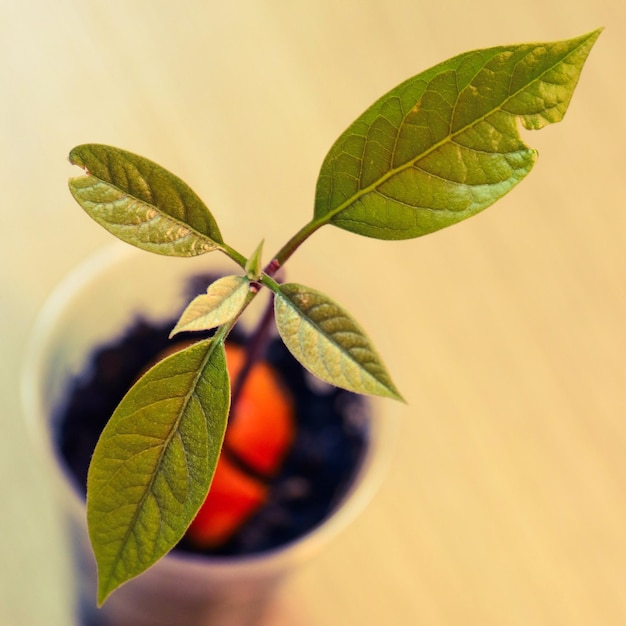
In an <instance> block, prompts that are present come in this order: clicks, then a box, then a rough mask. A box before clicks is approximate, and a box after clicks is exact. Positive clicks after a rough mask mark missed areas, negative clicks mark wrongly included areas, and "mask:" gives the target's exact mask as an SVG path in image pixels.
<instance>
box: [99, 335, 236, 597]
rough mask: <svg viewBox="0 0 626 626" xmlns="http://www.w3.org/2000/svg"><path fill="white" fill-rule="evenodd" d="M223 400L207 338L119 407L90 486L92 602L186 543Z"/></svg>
mask: <svg viewBox="0 0 626 626" xmlns="http://www.w3.org/2000/svg"><path fill="white" fill-rule="evenodd" d="M209 398H210V402H209V401H208V399H209ZM229 402H230V390H229V381H228V374H227V371H226V357H225V353H224V348H223V345H222V344H220V343H216V344H213V345H212V344H211V343H210V341H209V340H206V341H203V342H201V343H197V344H194V345H193V346H191V347H189V348H187V349H186V350H183V351H180V352H177V353H175V354H174V355H172V356H170V357H168V358H167V359H165V360H164V361H162V362H160V363H159V364H158V365H156V366H155V367H154V368H152V369H151V370H150V371H149V372H148V373H147V374H146V375H145V376H144V377H143V378H141V379H140V380H139V381H138V382H137V383H136V384H135V386H134V387H133V388H132V389H131V391H129V393H128V394H127V395H126V397H125V398H124V400H123V401H122V403H121V404H120V405H119V407H118V408H117V409H116V411H115V413H114V414H113V416H112V417H111V419H110V421H109V423H108V425H107V426H106V428H105V430H104V432H103V434H102V436H101V438H100V440H99V442H98V445H97V446H96V449H95V452H94V456H93V459H92V462H91V466H90V469H89V476H88V484H87V519H88V525H89V535H90V538H91V543H92V546H93V549H94V553H95V556H96V561H97V564H98V600H99V602H103V601H104V599H105V598H106V597H107V596H108V594H109V593H111V591H113V590H114V589H116V588H117V587H118V586H119V585H121V584H122V583H124V582H125V581H127V580H129V579H130V578H132V577H134V576H136V575H137V574H140V573H141V572H143V571H144V570H145V569H147V568H148V567H150V566H151V565H152V564H153V563H155V562H156V561H157V560H158V559H159V558H161V557H162V556H164V555H165V554H166V553H167V552H168V551H169V550H171V549H172V548H173V547H174V545H175V544H176V543H177V542H178V541H179V540H180V538H181V537H182V536H183V534H184V532H185V530H186V528H187V526H188V525H189V524H190V523H191V521H192V519H193V518H194V516H195V514H196V512H197V510H198V508H199V507H200V505H201V504H202V502H203V501H204V498H205V496H206V494H207V491H208V489H209V485H210V482H211V479H212V477H213V473H214V471H215V466H216V464H217V459H218V456H219V451H220V448H221V445H222V441H223V437H224V431H225V427H226V421H227V417H228V409H229Z"/></svg>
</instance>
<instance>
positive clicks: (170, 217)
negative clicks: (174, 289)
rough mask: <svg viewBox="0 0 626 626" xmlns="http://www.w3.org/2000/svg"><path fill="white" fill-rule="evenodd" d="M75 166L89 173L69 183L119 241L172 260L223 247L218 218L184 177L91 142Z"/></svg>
mask: <svg viewBox="0 0 626 626" xmlns="http://www.w3.org/2000/svg"><path fill="white" fill-rule="evenodd" d="M70 162H71V163H73V164H74V165H79V166H80V167H82V168H84V169H85V170H86V175H85V176H79V177H77V178H72V179H70V181H69V187H70V191H71V192H72V195H73V196H74V198H75V199H76V201H77V202H78V204H80V206H81V207H83V209H85V211H86V212H87V213H88V214H89V215H90V216H91V217H92V218H93V219H94V220H96V222H98V223H99V224H100V225H101V226H103V227H104V228H106V229H107V230H108V231H109V232H111V233H112V234H114V235H115V236H116V237H118V238H119V239H121V240H122V241H125V242H126V243H130V244H132V245H134V246H137V247H138V248H142V249H144V250H148V251H150V252H156V253H158V254H165V255H169V256H183V257H189V256H196V255H198V254H204V253H205V252H210V251H211V250H215V249H218V248H221V244H222V243H223V241H222V236H221V234H220V231H219V228H218V226H217V223H216V222H215V219H214V218H213V216H212V215H211V212H210V211H209V209H208V208H207V207H206V206H205V204H204V203H203V202H202V200H200V198H199V197H198V196H197V195H196V194H195V193H194V192H193V191H192V190H191V189H190V188H189V186H188V185H187V184H186V183H184V182H183V181H182V180H181V179H180V178H178V177H177V176H175V175H174V174H172V173H170V172H168V171H167V170H165V169H164V168H162V167H161V166H160V165H157V164H156V163H153V162H152V161H150V160H148V159H146V158H144V157H141V156H138V155H136V154H132V153H131V152H127V151H125V150H120V149H119V148H113V147H111V146H104V145H99V144H85V145H82V146H78V147H76V148H74V149H73V150H72V151H71V152H70Z"/></svg>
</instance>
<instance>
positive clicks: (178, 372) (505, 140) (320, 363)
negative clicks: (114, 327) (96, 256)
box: [70, 30, 600, 603]
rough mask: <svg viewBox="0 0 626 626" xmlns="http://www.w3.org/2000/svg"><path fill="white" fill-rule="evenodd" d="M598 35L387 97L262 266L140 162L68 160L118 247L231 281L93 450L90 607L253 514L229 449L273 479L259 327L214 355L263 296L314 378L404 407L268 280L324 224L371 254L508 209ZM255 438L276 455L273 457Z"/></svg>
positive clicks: (363, 358)
mask: <svg viewBox="0 0 626 626" xmlns="http://www.w3.org/2000/svg"><path fill="white" fill-rule="evenodd" d="M599 34H600V31H599V30H597V31H594V32H592V33H589V34H586V35H583V36H581V37H577V38H574V39H570V40H566V41H558V42H552V43H537V44H521V45H511V46H501V47H495V48H489V49H483V50H475V51H472V52H467V53H464V54H460V55H459V56H456V57H454V58H452V59H449V60H447V61H445V62H443V63H440V64H439V65H436V66H435V67H433V68H431V69H428V70H426V71H424V72H422V73H420V74H418V75H417V76H414V77H412V78H410V79H408V80H406V81H405V82H403V83H402V84H400V85H398V86H397V87H395V88H394V89H392V90H391V91H390V92H388V93H387V94H386V95H384V96H382V97H381V98H380V99H379V100H377V101H376V102H375V103H374V104H373V105H372V106H370V107H369V108H368V109H367V110H366V111H365V112H364V113H363V114H362V115H360V116H359V117H358V118H357V119H356V121H355V122H354V123H353V124H352V125H351V126H350V127H349V128H348V129H347V130H346V131H345V132H344V133H342V134H341V135H340V137H339V138H338V139H337V141H336V142H335V143H334V145H333V146H332V147H331V148H330V151H329V152H328V154H327V156H326V157H325V159H324V161H323V163H322V166H321V170H320V173H319V178H318V181H317V186H316V191H315V199H314V206H313V215H312V217H311V219H310V220H309V221H307V222H306V223H305V225H304V226H303V227H302V228H301V229H300V230H299V231H298V232H296V233H295V234H294V235H293V237H291V238H290V239H289V240H288V241H287V242H286V243H285V245H284V246H282V247H281V248H280V249H279V250H278V251H277V252H276V253H275V254H273V255H272V256H271V257H268V258H269V260H268V261H267V262H263V261H262V246H261V244H259V246H258V247H257V249H256V250H255V251H254V252H253V253H252V254H250V255H244V254H242V253H240V252H239V251H237V250H236V249H235V248H234V247H233V246H232V245H231V244H230V243H227V242H226V241H225V239H224V237H223V236H222V233H221V231H220V228H219V227H218V224H217V221H216V219H215V218H214V216H213V214H212V213H211V211H209V209H208V208H207V206H206V205H205V204H204V202H203V201H202V200H201V199H200V198H199V197H198V196H197V195H196V194H195V193H194V192H193V191H192V190H191V189H190V188H189V186H188V185H187V184H185V183H184V182H183V181H182V180H180V179H179V178H178V177H177V176H175V175H174V174H172V173H170V172H168V171H166V170H165V169H163V168H162V167H160V166H159V165H157V164H155V163H153V162H152V161H150V160H148V159H146V158H144V157H141V156H138V155H136V154H133V153H131V152H127V151H125V150H121V149H118V148H114V147H110V146H105V145H99V144H87V145H81V146H78V147H76V148H74V149H73V150H72V151H71V153H70V161H71V162H72V163H73V164H75V165H77V166H80V167H81V168H83V169H84V171H85V172H84V175H81V176H79V177H76V178H72V179H71V180H70V190H71V193H72V194H73V196H74V198H75V199H76V200H77V201H78V203H79V204H80V205H81V206H82V207H83V209H85V211H86V212H87V213H88V214H89V215H90V216H91V217H92V218H93V219H95V220H96V221H97V222H98V223H100V224H101V225H102V226H103V227H104V228H106V229H107V230H108V231H110V232H111V233H112V234H114V235H115V236H117V237H118V238H119V239H121V240H123V241H125V242H127V243H129V244H132V245H134V246H137V247H139V248H141V249H143V250H146V251H149V252H153V253H157V254H163V255H171V256H180V257H191V256H196V255H201V254H205V253H209V252H221V253H223V254H225V255H226V256H227V257H229V258H230V259H231V260H232V261H234V262H235V264H236V265H237V266H239V268H241V271H240V272H239V273H238V274H233V275H229V276H224V277H222V278H220V279H218V280H217V281H215V282H213V283H211V285H210V286H209V288H208V290H207V291H206V293H203V294H201V295H199V296H197V297H196V298H194V299H193V300H192V301H191V303H190V304H189V306H188V307H187V308H186V309H185V310H184V312H183V314H182V316H181V318H180V320H179V321H178V323H177V324H176V325H175V327H174V328H173V330H172V335H173V336H175V335H178V334H179V333H182V332H185V333H194V332H197V331H198V332H199V331H202V332H205V331H207V330H213V331H214V334H213V335H212V337H209V338H205V339H199V340H198V341H195V342H192V343H190V345H188V346H187V347H184V348H183V349H180V350H177V351H174V352H173V353H172V354H170V355H169V356H166V357H165V358H163V359H162V360H160V361H159V362H157V363H156V364H155V365H154V366H153V367H151V368H150V369H149V370H148V371H147V372H146V373H145V374H144V375H143V376H142V377H141V378H140V379H139V380H138V381H137V382H136V383H135V384H134V386H133V387H132V388H131V389H130V390H129V392H128V393H127V394H126V396H125V397H124V399H123V400H122V402H121V403H120V404H119V406H118V407H117V409H116V410H115V412H114V413H113V415H112V416H111V418H110V420H109V422H108V424H107V426H106V428H105V429H104V431H103V433H102V435H101V437H100V440H99V442H98V444H97V446H96V449H95V452H94V454H93V459H92V461H91V466H90V469H89V475H88V480H87V518H88V526H89V533H90V538H91V542H92V546H93V549H94V553H95V557H96V561H97V564H98V600H99V602H100V603H102V602H103V601H104V600H105V599H106V597H107V596H108V595H109V594H110V593H111V592H112V591H113V590H115V589H116V588H117V587H118V586H119V585H121V584H122V583H124V582H125V581H127V580H129V579H131V578H133V577H134V576H136V575H138V574H140V573H141V572H143V571H144V570H146V569H147V568H149V567H150V566H151V565H152V564H154V563H155V562H156V561H157V560H158V559H160V558H161V557H163V556H164V555H165V554H166V553H167V552H168V551H169V550H171V549H172V548H173V546H175V545H176V544H177V542H179V541H180V540H181V538H182V537H183V535H184V534H185V533H186V532H187V531H188V532H189V534H190V536H192V537H195V539H196V540H197V541H199V542H208V543H210V542H212V541H218V540H219V537H220V536H221V535H222V533H225V532H227V529H228V528H229V527H231V526H232V525H233V524H234V523H236V520H235V521H233V519H234V518H235V517H237V516H245V515H247V514H248V512H249V510H250V509H251V508H254V506H255V503H256V502H258V501H259V500H260V499H262V498H263V484H262V482H259V481H257V480H251V481H247V482H246V481H244V479H242V478H241V477H240V476H238V474H237V471H238V468H237V466H236V465H233V464H230V463H229V460H228V458H229V454H230V453H231V452H232V450H238V453H240V454H244V455H246V463H247V464H249V465H253V466H255V467H256V469H257V472H258V473H260V474H263V473H267V472H270V473H271V471H272V468H273V466H274V464H279V463H280V459H281V455H282V454H283V452H282V451H283V450H284V447H285V446H288V445H289V439H290V437H291V436H292V435H291V423H292V418H293V416H292V414H291V413H290V411H291V408H290V406H289V400H288V399H287V400H285V399H284V398H283V400H280V399H279V398H280V397H282V394H280V393H274V391H273V390H272V389H273V387H274V386H275V381H274V379H273V374H272V372H271V371H267V370H266V369H264V365H263V363H262V361H263V359H262V354H260V348H261V347H262V345H263V341H262V337H263V335H264V330H263V328H264V325H265V326H266V325H267V322H262V323H261V324H260V326H259V329H257V330H256V331H253V332H252V333H251V335H250V340H249V341H248V343H247V344H246V345H245V346H243V347H242V348H240V349H238V350H233V349H229V348H227V347H226V346H227V344H226V340H227V338H228V337H229V334H230V333H231V331H232V330H233V328H234V326H235V324H236V323H237V322H238V320H239V318H240V316H241V314H242V313H243V311H244V310H245V309H246V308H247V307H248V305H249V304H250V303H251V302H252V300H254V298H256V296H257V294H258V293H259V292H261V291H266V292H269V293H270V294H271V297H272V300H273V304H272V309H271V312H272V314H273V320H274V323H275V324H276V328H277V330H278V333H279V335H280V337H281V338H282V341H284V343H285V345H286V346H287V348H288V349H289V351H290V352H291V353H292V354H293V356H294V357H295V358H296V359H297V360H298V361H299V362H300V363H301V364H302V365H303V366H304V367H305V368H306V369H307V370H309V371H310V372H311V373H312V374H314V375H315V376H318V377H319V378H321V379H322V380H323V381H325V382H327V383H330V384H332V385H336V386H338V387H341V388H344V389H347V390H349V391H352V392H356V393H360V394H371V395H377V396H383V397H388V398H393V399H397V400H399V399H401V395H400V392H399V391H398V389H397V388H396V386H395V385H394V383H393V381H392V379H391V376H390V375H389V373H388V371H387V369H386V367H385V366H384V364H383V362H382V360H381V358H380V357H379V355H378V353H377V351H376V350H375V348H374V347H373V345H372V342H371V341H370V340H369V339H368V337H367V335H366V333H365V332H364V330H363V329H362V328H361V327H360V326H359V324H358V323H357V322H356V321H355V320H354V319H353V317H352V316H351V315H350V314H349V313H348V312H347V311H346V310H345V309H344V308H343V307H342V306H340V305H339V304H337V303H336V302H335V301H333V300H332V299H331V298H329V297H328V296H326V295H325V294H324V293H323V292H322V291H318V290H317V289H315V288H312V287H309V286H305V285H302V284H299V283H295V282H282V281H281V280H280V278H279V276H280V275H279V273H278V271H279V270H280V269H281V268H282V267H283V266H284V265H285V264H286V263H287V261H288V260H289V259H290V257H291V256H292V255H293V254H294V253H295V252H296V251H297V250H298V248H299V247H300V246H301V245H302V244H303V243H304V242H305V241H306V240H307V239H308V238H309V237H310V236H312V235H313V234H314V233H315V232H316V231H317V230H319V229H320V228H322V227H323V226H326V225H332V226H335V227H338V228H341V229H343V230H346V231H349V232H352V233H355V234H358V235H362V236H367V237H374V238H377V239H384V240H403V239H411V238H417V237H421V236H423V235H426V234H429V233H432V232H435V231H437V230H439V229H441V228H444V227H446V226H450V225H452V224H455V223H457V222H459V221H461V220H464V219H466V218H468V217H471V216H473V215H476V214H477V213H478V212H480V211H482V210H483V209H485V208H486V207H488V206H490V205H491V204H493V203H494V202H495V201H496V200H498V199H499V198H501V197H502V196H504V195H505V194H506V193H508V192H509V191H510V190H511V189H512V188H513V187H514V186H515V185H517V183H519V182H520V181H521V180H522V179H523V178H524V177H525V176H526V175H527V174H528V173H529V172H530V170H531V168H532V167H533V165H534V164H535V161H536V158H537V154H536V151H535V150H533V149H531V148H529V147H528V146H526V144H525V143H524V141H523V140H522V138H521V136H520V133H519V123H520V122H521V124H522V126H523V127H524V128H526V129H540V128H542V127H544V126H545V125H547V124H549V123H554V122H559V121H560V120H561V119H562V118H563V116H564V114H565V112H566V110H567V108H568V106H569V102H570V99H571V97H572V94H573V91H574V89H575V86H576V84H577V82H578V79H579V76H580V73H581V71H582V67H583V65H584V62H585V60H586V58H587V55H588V54H589V52H590V50H591V48H592V46H593V44H594V42H595V41H596V39H597V37H598V36H599ZM242 219H244V218H243V216H242ZM137 288H138V289H140V288H141V286H140V285H138V286H137ZM265 317H267V316H265ZM227 351H228V352H229V354H228V355H227ZM256 377H260V382H259V383H252V385H257V386H258V387H259V389H258V390H257V391H259V392H260V393H263V394H269V396H270V397H268V399H267V401H265V400H264V401H263V403H262V404H264V405H265V404H266V402H271V403H273V404H275V406H276V411H270V413H271V415H265V414H263V415H262V416H261V417H260V419H261V424H263V423H264V424H265V425H264V426H263V425H261V426H259V425H258V424H257V423H254V424H251V423H248V420H250V419H253V418H251V417H250V414H251V409H250V408H249V402H248V401H247V399H246V393H248V392H245V393H244V392H243V391H241V392H240V391H239V389H243V387H242V381H244V380H246V379H247V380H249V381H253V380H256ZM261 379H262V380H261ZM231 380H232V381H233V390H232V402H231ZM247 388H248V389H249V387H248V386H247ZM281 403H282V404H284V406H282V404H281ZM253 404H255V403H253ZM255 405H256V404H255ZM279 406H280V408H279ZM263 413H264V411H263ZM229 414H230V417H231V424H230V425H229V428H228V429H227V423H228V422H229ZM279 414H280V417H279ZM265 420H269V421H267V422H265ZM253 421H254V420H253ZM264 430H267V431H272V432H273V433H274V434H277V436H278V439H280V441H279V442H277V441H268V440H267V439H266V438H264V435H265V434H266V433H264V432H263V431H264ZM249 432H252V433H253V434H252V436H251V437H248V434H249ZM250 438H251V439H253V440H256V441H257V442H258V450H257V448H256V447H255V444H254V443H250ZM224 442H225V448H224V450H225V454H224V455H222V457H223V459H224V461H223V462H222V463H221V464H220V463H219V462H218V461H219V459H220V451H221V450H222V446H223V444H224ZM259 450H263V453H261V454H259V453H258V451H259ZM229 451H230V452H229ZM242 481H243V482H245V484H243V483H242ZM212 482H213V487H212V488H211V491H209V488H210V487H211V483H212ZM232 493H239V494H240V496H241V497H240V499H239V500H238V503H237V504H236V505H234V504H232V503H231V504H230V505H228V506H225V505H224V502H225V501H226V500H228V499H229V498H230V496H229V494H232ZM207 494H209V496H208V498H207ZM211 494H213V495H211ZM229 507H230V508H229ZM216 511H217V512H216ZM220 511H221V513H220ZM226 513H228V515H227V514H226ZM222 514H223V515H224V516H225V517H224V518H220V515H222ZM229 516H230V517H231V519H230V520H229V519H226V517H229Z"/></svg>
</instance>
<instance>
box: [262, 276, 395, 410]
mask: <svg viewBox="0 0 626 626" xmlns="http://www.w3.org/2000/svg"><path fill="white" fill-rule="evenodd" d="M274 296H275V297H274V311H275V315H276V326H277V328H278V332H279V333H280V336H281V337H282V339H283V341H284V342H285V345H286V346H287V348H288V349H289V351H290V352H291V353H292V354H293V355H294V357H295V358H296V359H297V360H298V361H300V363H301V364H302V365H303V366H304V367H306V368H307V369H308V370H309V371H310V372H311V373H313V374H315V375H316V376H318V377H319V378H321V379H322V380H325V381H326V382H328V383H330V384H332V385H335V386H337V387H342V388H344V389H348V390H349V391H355V392H357V393H365V394H372V395H377V396H386V397H390V398H395V399H398V400H400V399H402V398H401V396H400V394H399V393H398V391H397V389H396V388H395V386H394V384H393V382H392V381H391V378H390V376H389V374H388V373H387V370H386V369H385V366H384V365H383V363H382V361H381V359H380V357H379V356H378V354H377V353H376V351H375V350H374V348H373V347H372V345H371V342H370V340H369V339H368V337H367V336H366V335H365V332H364V331H363V330H362V329H361V327H360V326H359V325H358V324H357V323H356V322H355V321H354V320H353V319H352V318H351V317H350V315H349V314H348V313H347V312H346V311H344V310H343V309H342V308H341V307H340V306H339V305H338V304H337V303H336V302H334V301H333V300H331V299H330V298H329V297H328V296H326V295H324V294H322V293H320V292H319V291H315V290H313V289H310V288H309V287H304V286H302V285H297V284H294V283H286V284H283V285H281V286H280V288H279V289H278V290H277V291H276V292H275V294H274Z"/></svg>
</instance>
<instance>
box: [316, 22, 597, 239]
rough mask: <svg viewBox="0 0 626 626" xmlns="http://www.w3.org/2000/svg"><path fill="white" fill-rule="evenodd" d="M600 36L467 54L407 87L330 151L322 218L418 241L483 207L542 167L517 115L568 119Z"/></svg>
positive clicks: (531, 122)
mask: <svg viewBox="0 0 626 626" xmlns="http://www.w3.org/2000/svg"><path fill="white" fill-rule="evenodd" d="M599 34H600V30H597V31H595V32H592V33H589V34H587V35H584V36H582V37H578V38H576V39H571V40H568V41H560V42H555V43H539V44H525V45H514V46H506V47H498V48H490V49H486V50H477V51H473V52H467V53H465V54H461V55H459V56H457V57H455V58H453V59H450V60H448V61H445V62H444V63H441V64H440V65H437V66H435V67H433V68H432V69H430V70H427V71H425V72H423V73H422V74H419V75H417V76H415V77H413V78H411V79H409V80H407V81H405V82H404V83H402V84H401V85H399V86H398V87H396V88H395V89H393V90H392V91H390V92H389V93H388V94H386V95H385V96H383V97H382V98H381V99H380V100H378V101H377V102H376V103H375V104H374V105H373V106H371V107H370V108H369V109H368V110H367V111H366V112H365V113H363V115H361V116H360V117H359V118H358V119H357V120H356V121H355V122H354V123H353V124H352V125H351V126H350V127H349V128H348V129H347V130H346V131H345V132H344V133H343V134H342V135H341V136H340V137H339V139H338V140H337V142H336V143H335V144H334V145H333V147H332V148H331V150H330V152H329V153H328V155H327V156H326V158H325V160H324V163H323V164H322V168H321V171H320V176H319V179H318V183H317V190H316V199H315V215H314V221H315V222H316V223H322V224H323V223H331V224H334V225H335V226H338V227H339V228H343V229H345V230H348V231H352V232H354V233H358V234H360V235H366V236H369V237H375V238H378V239H409V238H413V237H419V236H421V235H425V234H427V233H430V232H433V231H436V230H438V229H440V228H443V227H445V226H449V225H451V224H454V223H456V222H459V221H461V220H463V219H466V218H468V217H470V216H472V215H475V214H476V213H478V212H479V211H482V210H483V209H485V208H486V207H488V206H489V205H491V204H492V203H493V202H495V201H496V200H497V199H498V198H500V197H502V196H503V195H504V194H506V193H507V192H508V191H510V190H511V189H512V188H513V187H514V186H515V185H516V184H517V183H519V182H520V181H521V180H522V179H523V178H524V177H525V176H526V174H528V172H529V171H530V169H531V168H532V166H533V164H534V163H535V160H536V156H537V155H536V152H535V151H534V150H531V149H529V148H528V147H527V146H526V145H525V144H524V143H523V141H522V140H521V138H520V135H519V129H518V125H517V119H518V118H520V119H521V121H522V124H523V125H524V127H526V128H529V129H537V128H541V127H543V126H545V125H546V124H549V123H553V122H558V121H560V120H561V119H562V118H563V116H564V114H565V111H566V110H567V107H568V105H569V102H570V99H571V97H572V93H573V91H574V88H575V86H576V83H577V82H578V78H579V75H580V72H581V70H582V67H583V64H584V62H585V60H586V58H587V55H588V54H589V52H590V50H591V47H592V46H593V44H594V42H595V40H596V39H597V38H598V36H599Z"/></svg>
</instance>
